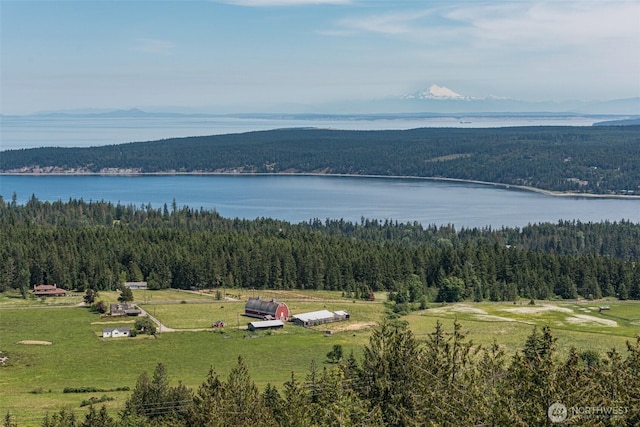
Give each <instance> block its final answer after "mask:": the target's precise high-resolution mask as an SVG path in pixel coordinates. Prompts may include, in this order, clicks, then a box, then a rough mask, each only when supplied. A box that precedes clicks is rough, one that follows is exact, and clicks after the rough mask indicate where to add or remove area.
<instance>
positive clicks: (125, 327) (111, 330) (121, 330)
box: [102, 326, 131, 334]
mask: <svg viewBox="0 0 640 427" xmlns="http://www.w3.org/2000/svg"><path fill="white" fill-rule="evenodd" d="M113 331H120V332H131V328H130V327H128V326H120V327H118V328H102V333H103V334H104V333H105V332H106V333H108V332H113Z"/></svg>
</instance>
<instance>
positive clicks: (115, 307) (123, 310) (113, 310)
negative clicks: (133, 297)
mask: <svg viewBox="0 0 640 427" xmlns="http://www.w3.org/2000/svg"><path fill="white" fill-rule="evenodd" d="M109 314H110V315H111V316H138V315H140V314H142V310H140V309H139V308H136V306H135V305H133V304H127V303H122V304H115V303H112V304H111V306H110V307H109Z"/></svg>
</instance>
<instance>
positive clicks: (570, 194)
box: [0, 172, 640, 200]
mask: <svg viewBox="0 0 640 427" xmlns="http://www.w3.org/2000/svg"><path fill="white" fill-rule="evenodd" d="M198 175H200V176H328V177H336V178H340V177H345V178H380V179H415V180H425V181H445V182H458V183H466V184H477V185H485V186H493V187H500V188H503V189H505V190H519V191H529V192H533V193H540V194H544V195H547V196H553V197H577V198H588V199H629V200H640V195H628V194H596V193H575V192H561V191H553V190H545V189H543V188H537V187H529V186H525V185H514V184H505V183H501V182H490V181H480V180H473V179H460V178H446V177H435V176H434V177H431V176H404V175H360V174H335V173H322V172H278V173H260V172H44V173H39V172H0V177H1V176H42V177H45V176H113V177H119V176H120V177H122V176H132V177H133V176H198Z"/></svg>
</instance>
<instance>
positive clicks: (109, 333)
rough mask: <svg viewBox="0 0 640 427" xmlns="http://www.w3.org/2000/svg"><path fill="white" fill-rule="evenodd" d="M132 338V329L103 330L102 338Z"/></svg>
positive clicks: (123, 327)
mask: <svg viewBox="0 0 640 427" xmlns="http://www.w3.org/2000/svg"><path fill="white" fill-rule="evenodd" d="M128 336H131V328H129V327H126V326H121V327H119V328H102V338H119V337H128Z"/></svg>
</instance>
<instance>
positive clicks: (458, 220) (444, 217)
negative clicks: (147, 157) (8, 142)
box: [0, 175, 640, 229]
mask: <svg viewBox="0 0 640 427" xmlns="http://www.w3.org/2000/svg"><path fill="white" fill-rule="evenodd" d="M14 193H15V194H16V200H17V202H18V203H20V204H24V203H26V202H27V201H28V200H29V199H30V198H31V196H32V195H35V196H36V197H37V198H38V199H39V200H43V201H56V200H62V201H67V200H69V199H71V198H73V199H83V200H85V201H101V200H104V201H110V202H113V203H118V202H119V203H122V204H127V205H128V204H133V205H136V206H142V205H147V204H151V206H152V207H154V208H162V207H163V206H164V205H165V204H166V205H167V206H168V207H169V209H171V206H172V204H173V202H174V201H175V203H176V204H177V205H178V206H179V207H182V206H185V205H186V206H190V207H192V208H195V209H200V208H204V209H207V210H216V211H217V212H218V213H220V214H221V215H222V216H224V217H227V218H245V219H255V218H260V217H269V218H276V219H281V220H285V221H288V222H292V223H298V222H301V221H309V220H312V219H315V218H318V219H320V220H325V219H328V218H329V219H340V218H342V219H344V220H348V221H351V222H360V220H361V218H368V219H378V220H392V221H399V222H414V221H417V222H419V223H421V224H423V225H425V226H426V225H430V224H436V225H446V224H453V225H455V226H456V229H460V228H462V227H465V228H472V227H486V226H491V227H493V228H500V227H502V226H508V227H522V226H525V225H527V224H533V223H539V222H554V223H555V222H557V221H559V220H579V221H583V222H588V221H591V222H599V221H605V220H608V221H620V220H629V221H632V222H636V223H638V222H640V200H638V199H613V198H587V197H556V196H550V195H546V194H542V193H536V192H530V191H523V190H516V189H513V188H511V189H507V188H504V187H498V186H493V185H481V184H472V183H460V182H449V181H434V180H425V179H410V178H382V177H381V178H377V177H342V176H341V177H335V176H321V175H320V176H317V175H316V176H300V175H296V176H291V175H160V176H101V175H72V176H56V175H45V176H42V175H41V176H32V175H28V176H24V175H18V176H16V175H3V176H0V195H2V197H3V198H4V200H5V201H10V200H11V199H12V197H13V194H14Z"/></svg>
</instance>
